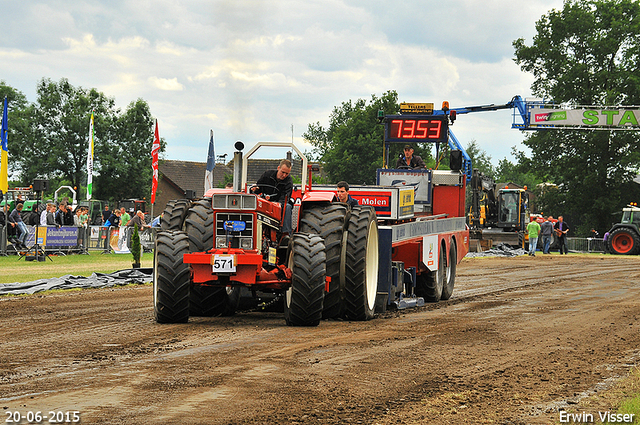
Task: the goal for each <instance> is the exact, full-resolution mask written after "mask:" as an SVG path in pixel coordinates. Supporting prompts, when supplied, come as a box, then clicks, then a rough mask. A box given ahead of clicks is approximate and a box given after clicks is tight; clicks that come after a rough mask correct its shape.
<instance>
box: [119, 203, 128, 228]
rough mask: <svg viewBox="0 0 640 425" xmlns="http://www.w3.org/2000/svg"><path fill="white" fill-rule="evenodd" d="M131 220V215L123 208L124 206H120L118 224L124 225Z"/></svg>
mask: <svg viewBox="0 0 640 425" xmlns="http://www.w3.org/2000/svg"><path fill="white" fill-rule="evenodd" d="M129 220H131V216H130V215H129V213H128V212H127V210H126V209H125V207H122V208H120V226H126V225H127V224H128V223H129Z"/></svg>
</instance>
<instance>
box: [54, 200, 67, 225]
mask: <svg viewBox="0 0 640 425" xmlns="http://www.w3.org/2000/svg"><path fill="white" fill-rule="evenodd" d="M66 213H67V204H65V203H64V202H61V203H60V205H58V211H56V225H57V226H58V227H61V226H64V221H65V219H64V215H65V214H66Z"/></svg>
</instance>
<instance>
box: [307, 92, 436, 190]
mask: <svg viewBox="0 0 640 425" xmlns="http://www.w3.org/2000/svg"><path fill="white" fill-rule="evenodd" d="M379 110H383V111H384V113H385V114H387V115H389V114H396V113H398V111H399V105H398V94H397V93H396V92H395V91H388V92H386V93H385V94H383V95H382V96H381V97H376V96H375V95H372V96H371V101H370V102H369V103H368V104H367V102H366V101H365V100H364V99H358V100H357V101H356V102H355V103H354V102H352V101H351V100H350V101H348V102H343V103H342V105H341V106H340V107H334V109H333V112H332V113H331V116H330V117H329V127H328V128H324V127H323V126H322V125H320V123H319V122H318V123H316V124H309V126H308V129H307V132H306V133H304V134H303V137H304V138H305V139H306V140H308V141H309V142H310V143H311V144H312V145H313V146H314V147H315V149H314V154H315V155H317V158H318V159H319V160H321V161H323V162H324V169H325V171H326V172H327V174H328V176H329V180H331V181H334V182H338V181H340V180H345V181H347V182H349V183H351V184H373V183H375V180H376V169H377V168H381V167H382V165H383V156H384V126H383V125H381V124H380V123H378V120H377V116H378V111H379ZM414 149H415V153H416V155H422V153H421V152H422V151H421V150H420V149H419V148H418V147H414ZM401 151H402V146H397V147H396V146H394V147H393V150H391V155H390V158H391V159H390V161H391V162H392V164H391V166H395V158H396V157H397V154H398V153H400V152H401ZM423 159H425V162H426V161H427V160H428V158H424V157H423Z"/></svg>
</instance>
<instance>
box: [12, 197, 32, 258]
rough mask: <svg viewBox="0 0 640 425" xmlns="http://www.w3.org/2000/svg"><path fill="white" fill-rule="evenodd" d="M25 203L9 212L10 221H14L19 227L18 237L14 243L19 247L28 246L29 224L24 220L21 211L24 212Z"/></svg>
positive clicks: (15, 225) (14, 224)
mask: <svg viewBox="0 0 640 425" xmlns="http://www.w3.org/2000/svg"><path fill="white" fill-rule="evenodd" d="M23 207H24V205H23V204H18V205H16V209H14V210H13V211H11V214H9V221H10V222H11V223H13V226H14V227H16V228H17V229H18V238H17V239H16V241H15V242H14V245H17V248H24V249H26V248H27V236H28V235H29V231H28V230H27V225H26V224H24V221H22V216H21V215H20V213H21V212H22V208H23Z"/></svg>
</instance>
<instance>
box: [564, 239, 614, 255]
mask: <svg viewBox="0 0 640 425" xmlns="http://www.w3.org/2000/svg"><path fill="white" fill-rule="evenodd" d="M567 248H569V251H575V252H605V249H604V241H603V240H602V239H594V238H567Z"/></svg>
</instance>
